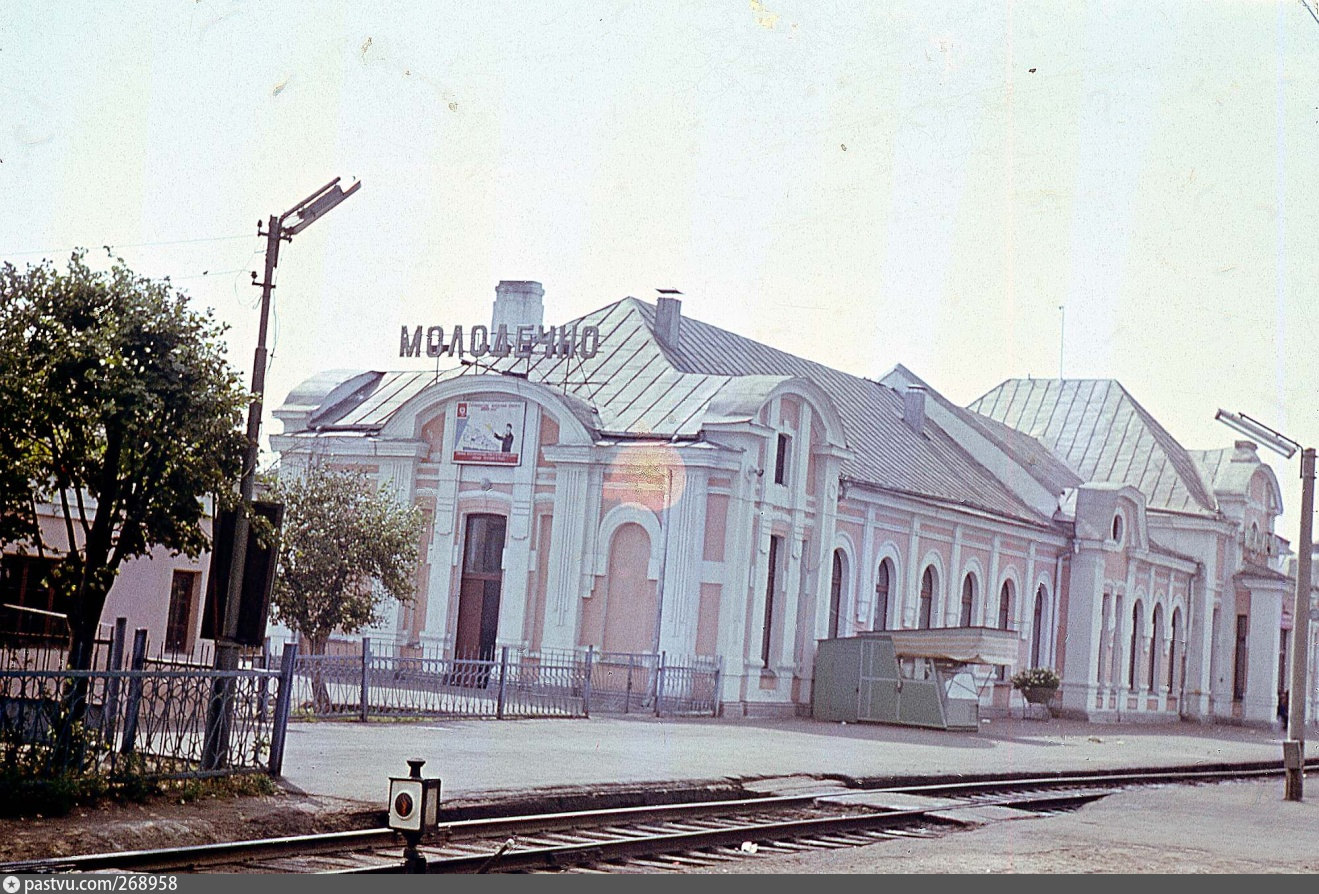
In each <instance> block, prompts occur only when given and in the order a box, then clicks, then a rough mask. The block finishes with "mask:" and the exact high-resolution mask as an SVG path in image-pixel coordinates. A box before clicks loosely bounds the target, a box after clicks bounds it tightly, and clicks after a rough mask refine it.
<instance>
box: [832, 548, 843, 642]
mask: <svg viewBox="0 0 1319 894" xmlns="http://www.w3.org/2000/svg"><path fill="white" fill-rule="evenodd" d="M846 582H847V556H846V555H844V554H843V551H842V550H841V549H836V550H834V562H833V575H832V577H830V579H829V638H830V639H836V638H837V637H838V634H839V628H840V627H841V626H842V616H843V590H844V588H845V586H846Z"/></svg>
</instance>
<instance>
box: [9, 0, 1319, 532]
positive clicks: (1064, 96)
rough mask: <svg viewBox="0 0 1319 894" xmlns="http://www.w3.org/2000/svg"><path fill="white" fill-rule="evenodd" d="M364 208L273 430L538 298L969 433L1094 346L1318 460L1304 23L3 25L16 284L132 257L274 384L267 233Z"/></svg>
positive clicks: (94, 20) (286, 260) (1315, 208)
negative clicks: (715, 330) (282, 420)
mask: <svg viewBox="0 0 1319 894" xmlns="http://www.w3.org/2000/svg"><path fill="white" fill-rule="evenodd" d="M1310 6H1311V8H1316V7H1315V4H1314V3H1311V4H1310ZM336 176H339V177H343V178H344V182H345V183H348V182H351V181H352V180H353V179H355V178H356V179H360V180H361V181H362V183H363V185H362V188H361V190H360V191H359V192H358V193H356V194H355V195H353V196H352V197H351V198H349V199H348V200H347V201H346V202H344V203H343V204H341V205H340V206H339V207H337V208H335V209H334V210H333V211H331V212H330V213H329V214H328V215H326V216H325V217H324V218H322V219H321V220H319V221H317V222H316V223H315V224H314V225H313V226H311V227H309V228H308V229H307V230H306V231H304V232H303V233H300V234H299V235H297V236H296V237H295V238H294V240H293V241H292V242H291V243H286V244H285V245H284V246H283V250H282V252H281V259H280V266H279V272H278V276H277V282H278V286H279V287H278V288H277V289H276V292H275V299H276V300H275V316H274V320H273V323H272V329H271V333H272V347H273V357H272V360H271V365H270V368H269V373H268V379H267V387H268V390H267V395H266V408H267V415H266V418H265V421H264V423H263V434H268V433H269V431H270V429H271V425H272V424H273V426H274V428H275V430H276V431H278V430H279V423H278V422H274V421H273V420H272V419H271V418H270V416H269V410H270V409H271V408H272V407H274V406H277V405H278V404H279V403H281V402H282V401H283V399H284V397H285V395H286V394H287V393H288V391H289V390H290V389H291V388H293V387H294V386H295V385H296V384H297V383H298V382H300V381H302V380H303V379H305V378H307V377H308V376H310V375H312V374H313V373H315V372H317V371H320V370H323V369H330V368H373V369H400V368H418V369H419V368H425V366H426V361H424V360H416V359H414V360H405V359H401V358H399V356H398V343H399V329H400V326H401V325H402V324H405V323H406V324H409V325H418V324H422V325H432V324H433V325H444V326H445V327H446V328H447V327H448V326H450V325H453V324H454V323H461V324H464V325H465V326H470V325H471V324H473V323H482V322H488V320H489V315H490V304H491V301H492V299H493V297H494V287H495V284H496V283H497V282H498V281H499V280H501V279H534V280H537V281H540V282H541V283H543V284H544V287H545V292H546V295H545V305H546V321H547V323H554V322H559V321H562V320H566V319H569V318H571V317H574V316H577V315H579V314H582V313H585V312H587V311H589V310H592V309H594V308H596V307H599V306H601V305H604V304H606V303H609V302H611V301H614V300H617V299H619V298H622V297H624V296H626V295H634V296H636V297H638V298H643V299H645V300H653V298H654V296H655V289H656V288H676V289H679V290H681V291H682V292H683V293H684V299H683V301H684V303H683V312H684V313H685V314H687V315H690V316H694V317H697V318H699V319H702V320H705V321H707V322H710V323H713V324H716V325H719V326H723V327H725V328H728V329H732V330H734V331H736V332H740V333H742V334H745V335H748V336H751V337H754V338H757V339H760V340H762V341H765V342H767V343H769V344H772V345H774V346H776V347H779V348H782V349H784V350H788V351H791V352H793V353H797V354H800V355H802V356H805V357H809V358H811V359H815V360H819V361H822V362H826V363H830V364H832V365H834V366H837V367H839V368H842V369H845V370H847V371H849V372H853V373H856V374H859V375H865V376H870V377H879V376H881V375H882V374H883V373H884V372H886V371H887V370H888V369H890V368H891V367H892V366H893V365H894V364H896V363H903V364H905V365H906V366H908V367H910V368H911V369H912V370H913V371H914V372H916V373H917V374H918V375H920V376H921V377H923V378H924V379H926V380H927V381H928V382H930V383H931V384H932V385H933V386H934V387H935V388H937V389H939V390H940V391H942V392H943V393H944V394H946V395H947V396H948V397H949V398H951V399H953V400H955V401H957V402H958V403H961V404H965V403H968V402H970V401H972V400H974V399H975V398H976V397H978V396H979V395H981V394H983V393H984V392H986V391H988V390H989V389H991V388H992V387H994V386H995V385H997V384H998V383H999V382H1001V381H1002V380H1003V379H1006V378H1011V377H1017V376H1026V375H1032V376H1035V377H1056V376H1057V375H1058V374H1059V363H1060V346H1061V363H1062V372H1063V373H1064V374H1065V375H1066V376H1068V377H1104V378H1116V379H1118V380H1119V381H1121V382H1122V383H1123V384H1124V385H1125V386H1126V387H1127V389H1128V390H1129V391H1130V392H1131V393H1132V394H1133V395H1134V396H1135V397H1136V399H1137V400H1138V401H1140V402H1141V403H1142V404H1143V405H1144V406H1145V407H1146V408H1147V409H1148V410H1150V411H1151V412H1152V413H1154V415H1155V416H1156V417H1157V418H1159V419H1160V420H1161V421H1162V422H1163V423H1164V425H1165V426H1166V427H1167V428H1168V429H1169V430H1170V431H1171V432H1172V434H1173V435H1174V436H1175V437H1176V438H1177V439H1178V440H1179V441H1180V442H1181V443H1182V444H1183V445H1185V446H1186V447H1188V448H1192V449H1197V448H1208V447H1221V446H1230V445H1231V443H1232V441H1233V440H1234V439H1235V437H1236V435H1235V434H1234V433H1233V432H1232V431H1230V430H1228V429H1227V428H1225V427H1223V426H1222V425H1221V424H1218V423H1215V422H1214V421H1213V415H1214V411H1215V409H1217V408H1218V407H1223V408H1225V409H1229V410H1235V411H1242V412H1246V413H1248V414H1250V415H1252V416H1255V417H1256V418H1259V419H1262V420H1264V421H1266V422H1268V423H1270V424H1272V425H1273V426H1274V427H1276V428H1278V429H1281V430H1282V431H1284V432H1286V433H1287V434H1289V435H1291V436H1292V437H1293V438H1295V439H1297V440H1300V441H1302V442H1304V443H1306V444H1310V445H1315V444H1319V418H1316V412H1315V403H1314V399H1313V396H1314V395H1315V394H1316V393H1317V392H1319V362H1316V360H1315V357H1314V353H1313V350H1312V348H1311V345H1312V343H1313V342H1314V341H1315V335H1316V324H1317V323H1319V301H1317V300H1316V299H1317V298H1319V21H1316V20H1315V19H1314V18H1313V17H1312V16H1311V14H1310V12H1309V11H1308V10H1307V8H1306V6H1304V5H1303V4H1302V3H1300V2H1296V0H1289V2H1281V3H1265V2H1249V3H1247V2H1239V3H1228V2H1208V3H1189V2H1176V3H1151V2H1137V3H1129V4H1117V3H1095V2H1088V3H1001V2H1000V3H993V2H991V3H985V4H973V5H967V4H947V3H911V4H887V3H875V2H873V0H865V2H856V3H826V2H805V0H802V2H796V0H791V2H790V0H727V2H667V3H604V2H592V3H575V4H574V3H567V2H550V3H545V4H532V3H526V2H519V3H493V2H482V3H457V2H453V3H421V2H416V0H412V2H396V3H386V2H372V3H360V2H359V3H350V2H330V0H317V2H304V3H291V2H266V3H255V2H248V3H238V2H229V0H195V2H183V0H169V2H158V3H149V2H124V3H113V4H72V3H70V4H61V5H58V6H56V5H54V4H41V3H30V2H23V0H0V196H2V197H3V206H2V210H0V260H8V261H12V262H14V263H16V264H18V265H20V266H22V265H24V264H26V263H29V262H37V261H39V260H40V259H41V258H42V257H43V256H48V257H51V258H52V259H54V260H56V261H57V262H59V263H60V264H61V265H62V263H63V262H64V261H65V260H67V257H68V254H69V251H70V250H71V249H72V248H73V247H74V246H86V247H88V248H96V249H97V252H96V253H97V254H99V256H101V257H103V256H104V254H105V253H104V251H103V250H100V249H99V248H98V247H99V246H103V245H106V244H110V245H113V246H115V250H116V252H117V253H118V254H119V255H121V256H122V257H124V258H125V260H126V261H127V262H128V263H129V265H130V266H131V267H133V268H134V269H135V270H137V271H138V272H140V273H143V274H145V275H150V276H165V275H169V276H171V277H172V278H173V280H174V281H175V283H176V284H177V285H178V286H179V287H180V288H182V289H184V290H186V291H187V292H188V293H189V294H190V295H191V296H192V300H193V301H194V302H195V303H196V305H197V306H198V307H199V308H202V307H213V308H214V309H215V311H216V313H217V315H218V316H219V317H220V318H221V319H222V320H224V321H226V322H228V323H229V324H230V325H231V326H232V329H231V330H230V332H229V344H230V352H229V358H230V361H231V362H232V363H233V364H234V366H235V367H236V368H238V369H239V370H241V372H242V377H243V380H244V381H245V382H248V381H250V377H251V364H252V350H253V347H254V346H255V341H256V326H257V310H256V307H257V301H258V298H259V292H258V290H257V289H255V288H253V287H252V286H251V285H250V284H249V283H250V278H249V276H248V272H247V271H249V270H255V269H259V268H260V263H261V252H262V251H263V250H264V240H261V239H258V238H257V236H256V226H255V225H256V222H257V220H258V219H263V220H264V219H265V218H266V217H268V216H269V215H271V214H279V213H281V212H283V211H284V210H285V209H287V208H289V207H291V206H292V205H294V204H295V203H296V202H297V201H299V200H300V199H302V198H303V197H304V196H305V195H307V194H308V193H310V192H312V191H313V190H315V189H316V188H317V187H319V186H321V185H322V184H323V183H325V182H327V181H329V180H331V179H332V178H334V177H336ZM1060 305H1063V306H1065V307H1066V311H1065V326H1063V325H1062V324H1063V322H1064V314H1063V313H1062V312H1061V311H1060V310H1059V307H1060ZM1060 333H1065V334H1064V335H1063V337H1062V340H1061V345H1060ZM1268 456H1269V459H1270V462H1271V464H1272V465H1273V467H1274V468H1275V469H1276V470H1277V472H1278V477H1279V479H1280V481H1281V483H1282V485H1283V493H1284V499H1285V500H1286V502H1287V509H1288V513H1287V516H1286V518H1285V520H1284V525H1283V528H1282V529H1281V530H1280V533H1282V534H1283V535H1284V536H1286V537H1288V538H1289V539H1291V540H1293V541H1294V540H1295V529H1296V525H1297V523H1298V518H1297V514H1296V510H1297V506H1298V504H1299V496H1298V494H1299V487H1298V482H1297V480H1296V479H1297V475H1298V471H1297V470H1298V464H1297V462H1296V461H1295V460H1292V461H1290V462H1288V461H1284V460H1282V458H1281V457H1274V456H1273V455H1272V454H1269V455H1268Z"/></svg>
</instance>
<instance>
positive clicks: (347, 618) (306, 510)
mask: <svg viewBox="0 0 1319 894" xmlns="http://www.w3.org/2000/svg"><path fill="white" fill-rule="evenodd" d="M269 497H270V499H272V500H275V501H277V502H281V503H283V504H284V513H285V514H284V527H283V530H282V532H281V534H280V546H279V573H278V575H277V577H276V579H275V593H274V598H273V600H272V602H273V611H274V614H275V617H276V618H277V619H278V620H280V621H282V622H283V623H285V624H287V625H288V626H289V627H290V628H291V629H292V630H295V631H298V632H300V633H301V634H302V635H304V636H305V637H307V639H308V640H310V642H311V644H312V650H313V652H323V651H324V648H325V644H326V642H327V641H328V640H329V637H330V634H331V633H332V632H334V631H335V630H340V631H342V632H344V633H355V632H357V631H358V630H361V629H362V628H363V627H368V626H371V625H373V624H377V623H379V622H380V608H381V606H382V605H383V604H384V601H385V599H387V598H393V599H397V600H399V601H400V602H408V601H411V599H412V596H413V593H414V589H415V582H414V575H415V573H416V567H417V558H418V555H419V550H420V542H419V541H420V538H421V513H420V511H419V510H418V509H417V508H416V507H405V506H402V505H401V504H399V503H398V502H397V501H396V500H394V499H393V498H392V497H391V496H389V495H387V494H384V493H381V492H379V491H377V490H376V488H375V487H374V486H373V485H372V483H371V481H370V480H369V479H368V478H367V476H366V475H365V474H364V473H362V472H359V471H353V470H334V469H329V468H325V467H323V466H313V467H312V468H311V469H309V470H308V471H307V472H306V474H305V475H303V476H301V477H299V478H295V479H292V480H289V481H280V482H276V483H275V484H274V485H273V486H272V487H271V491H270V495H269Z"/></svg>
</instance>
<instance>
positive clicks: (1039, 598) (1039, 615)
mask: <svg viewBox="0 0 1319 894" xmlns="http://www.w3.org/2000/svg"><path fill="white" fill-rule="evenodd" d="M1044 597H1045V592H1044V584H1040V588H1039V589H1038V590H1036V591H1035V615H1034V617H1033V618H1032V619H1031V628H1030V666H1031V667H1039V666H1040V659H1041V658H1042V657H1043V656H1042V654H1041V653H1042V651H1043V649H1042V647H1043V645H1044Z"/></svg>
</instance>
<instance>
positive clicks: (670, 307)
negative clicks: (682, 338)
mask: <svg viewBox="0 0 1319 894" xmlns="http://www.w3.org/2000/svg"><path fill="white" fill-rule="evenodd" d="M655 291H657V292H659V298H658V299H656V301H655V335H656V337H657V338H659V340H660V344H662V345H664V346H665V347H667V348H676V347H677V346H678V337H679V335H680V334H681V331H682V301H680V300H679V299H678V296H679V295H681V294H682V292H679V291H678V290H677V289H656V290H655Z"/></svg>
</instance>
